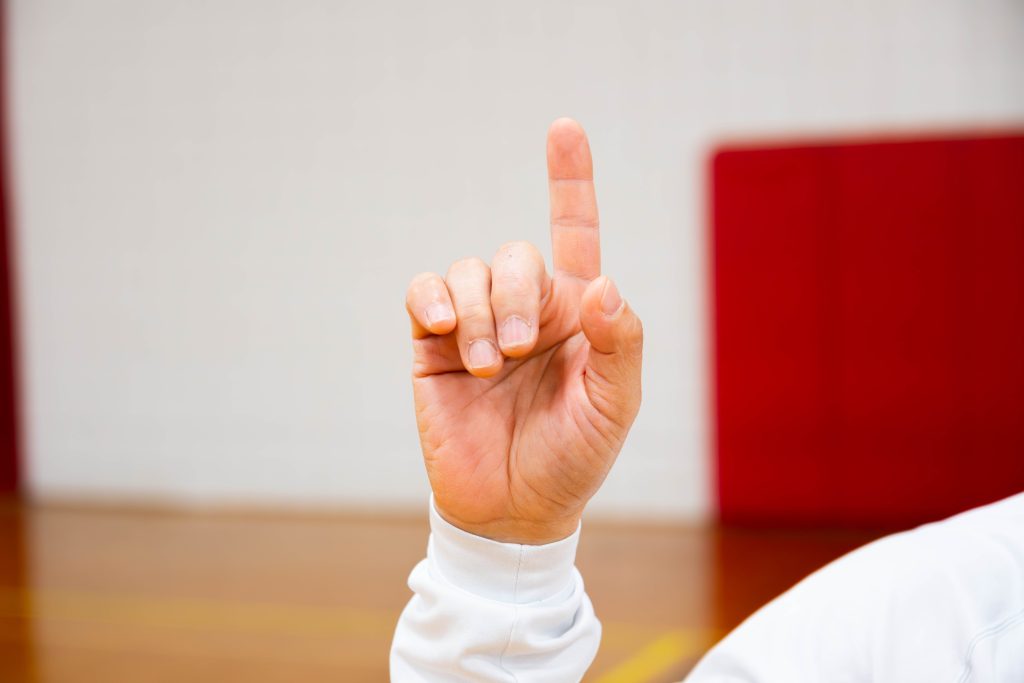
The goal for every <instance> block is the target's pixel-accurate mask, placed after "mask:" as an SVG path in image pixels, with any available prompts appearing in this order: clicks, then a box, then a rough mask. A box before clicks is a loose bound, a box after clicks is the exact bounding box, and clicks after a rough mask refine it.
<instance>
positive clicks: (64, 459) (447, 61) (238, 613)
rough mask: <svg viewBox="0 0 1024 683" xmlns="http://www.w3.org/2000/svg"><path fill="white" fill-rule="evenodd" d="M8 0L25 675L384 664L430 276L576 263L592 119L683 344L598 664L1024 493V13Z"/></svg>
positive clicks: (663, 397)
mask: <svg viewBox="0 0 1024 683" xmlns="http://www.w3.org/2000/svg"><path fill="white" fill-rule="evenodd" d="M3 6H4V15H3V30H2V40H3V62H4V64H3V67H4V68H3V85H4V90H3V109H2V117H3V121H4V138H3V150H2V151H3V163H4V174H3V208H4V212H3V216H4V239H5V252H4V256H5V268H6V270H5V274H6V283H5V285H6V291H4V292H3V294H5V297H4V299H5V300H4V301H3V305H4V306H6V309H4V313H5V314H4V315H3V316H2V317H3V319H4V322H5V323H6V327H5V329H4V330H3V332H4V333H5V334H4V335H3V336H4V339H3V343H2V344H0V351H2V352H3V355H4V356H5V358H2V359H0V360H2V361H3V369H4V371H3V372H2V373H0V379H2V380H3V386H2V387H0V392H2V393H3V396H4V397H5V398H4V401H3V406H2V407H3V415H2V416H0V422H2V424H3V426H4V430H3V433H2V435H0V436H2V442H3V443H2V445H3V448H2V449H0V451H2V452H0V475H2V476H0V482H2V484H3V488H4V491H5V493H6V494H7V495H8V498H7V501H8V502H6V503H5V507H4V508H3V515H4V517H3V519H4V527H3V535H4V543H5V544H7V547H8V548H9V552H5V553H3V555H4V557H5V558H6V559H5V560H4V562H5V564H4V565H3V577H2V578H3V584H4V585H3V591H4V592H3V594H2V595H3V602H2V603H0V607H2V610H0V626H2V638H0V661H2V662H5V664H3V665H2V666H0V673H2V672H7V673H8V674H9V676H8V677H9V678H10V679H12V680H21V679H25V680H29V679H38V680H107V681H111V680H170V679H171V678H175V679H180V678H182V677H186V678H192V679H200V678H208V679H211V680H223V679H224V678H232V677H234V676H240V675H242V674H243V673H244V675H245V676H247V677H248V678H250V680H277V679H278V678H280V679H282V680H283V679H284V678H289V679H290V678H294V677H295V675H296V672H301V675H302V676H303V677H305V678H307V679H311V680H319V679H320V678H324V679H325V680H326V679H333V680H339V679H340V680H352V681H356V680H384V679H385V678H386V653H387V644H388V641H389V638H390V630H391V628H392V627H393V623H394V619H395V618H396V617H397V614H398V610H400V608H401V606H402V605H403V604H404V602H405V601H406V600H407V599H408V595H409V594H408V591H407V589H406V588H405V586H404V577H405V575H406V574H407V573H408V571H409V570H410V569H411V567H412V565H413V564H414V563H415V562H416V561H417V560H418V559H419V557H420V556H421V554H422V552H423V548H424V544H425V520H424V517H425V506H426V500H427V495H428V487H427V482H426V478H425V476H424V473H423V469H422V465H421V460H420V452H419V446H418V440H417V435H416V430H415V424H414V420H413V413H412V401H411V393H410V387H409V369H410V350H409V343H408V323H407V319H406V314H405V311H404V310H403V300H404V290H405V286H406V284H407V282H408V280H409V279H410V278H411V277H412V276H413V275H414V274H415V273H417V272H419V271H422V270H435V271H439V272H442V273H443V272H444V271H445V270H446V269H447V266H448V264H449V263H450V262H451V261H453V260H455V259H457V258H460V257H463V256H470V255H476V256H481V257H483V258H485V259H486V260H489V259H490V256H491V255H492V254H493V252H494V251H495V250H496V249H497V247H498V246H499V245H500V244H502V243H503V242H505V241H508V240H511V239H527V240H530V241H533V242H535V243H536V244H537V245H538V246H539V247H540V248H541V249H542V251H543V252H544V253H545V254H546V255H548V256H549V255H550V248H549V245H548V242H547V225H546V216H547V213H546V212H547V187H546V175H545V166H544V135H545V131H546V129H547V126H548V124H549V123H550V122H551V121H552V120H553V119H554V118H556V117H558V116H563V115H566V116H572V117H574V118H577V119H578V120H580V121H581V122H582V123H583V125H584V126H585V127H586V128H587V130H588V133H589V135H590V138H591V146H592V149H593V153H594V157H595V172H596V182H597V187H598V196H599V202H600V206H601V216H602V228H603V235H602V240H603V257H604V258H603V264H604V270H605V271H606V272H607V273H609V274H610V275H612V276H613V277H615V278H616V280H617V282H618V283H619V284H620V287H621V288H622V290H623V293H624V295H625V296H626V297H627V298H628V299H630V301H631V303H632V305H633V306H634V307H635V308H636V309H637V310H638V312H639V313H640V314H641V316H642V317H643V318H644V322H645V330H646V352H645V378H644V381H645V397H644V407H643V409H642V411H641V413H640V417H639V418H638V420H637V422H636V425H635V427H634V428H633V431H632V433H631V436H630V439H629V441H628V443H627V445H626V448H625V449H624V451H623V453H622V455H621V456H620V458H619V461H618V463H617V464H616V467H615V469H614V470H613V472H612V474H611V476H610V477H609V478H608V480H607V483H606V484H605V486H604V488H603V489H602V490H601V492H600V493H599V494H598V495H597V497H596V498H595V499H594V501H593V503H592V505H591V508H590V509H589V510H590V518H591V519H592V520H593V529H594V531H593V533H592V534H591V535H590V536H589V538H588V539H587V540H585V541H584V543H583V548H581V557H580V564H581V568H582V569H583V571H584V574H585V575H586V576H587V578H588V586H589V587H590V589H591V591H592V593H593V596H594V601H595V603H596V604H597V606H598V612H599V614H601V615H602V616H604V617H606V622H607V624H608V628H607V629H606V638H605V646H604V648H603V649H602V654H601V655H600V656H599V659H598V662H597V663H596V664H595V668H594V673H593V677H594V680H602V681H657V680H673V679H677V678H679V677H680V676H681V675H682V674H683V673H685V671H686V670H687V669H688V667H689V666H691V665H692V662H693V660H694V658H695V657H697V656H699V654H700V652H702V651H703V649H704V648H706V647H707V646H708V645H709V644H710V643H711V642H713V641H714V640H715V639H716V638H718V637H720V635H721V633H722V632H723V631H724V630H725V629H727V628H730V627H731V626H732V625H734V624H735V623H736V622H738V621H739V620H740V619H742V618H743V617H744V616H745V615H746V614H748V613H749V612H750V611H751V610H752V609H754V608H756V607H757V606H758V605H759V604H761V603H762V602H763V601H764V600H766V599H768V598H770V597H771V596H772V595H773V594H774V593H775V592H777V591H779V590H781V589H783V588H785V587H786V586H787V585H789V584H790V583H792V582H793V581H795V580H797V579H799V578H800V576H802V575H803V574H805V573H806V572H807V571H810V570H812V569H813V568H815V567H816V566H819V565H820V564H822V563H823V562H825V561H827V560H829V559H831V558H832V557H834V556H836V555H837V554H839V553H841V552H843V551H845V550H847V549H849V548H851V547H853V546H855V545H857V544H859V543H861V542H863V541H865V540H867V539H869V538H872V537H874V536H876V535H878V534H879V533H882V532H883V531H885V530H888V529H894V528H902V527H905V526H907V525H910V524H914V523H918V522H922V521H927V520H929V519H936V518H939V517H941V516H944V515H947V514H952V513H954V512H957V511H959V510H962V509H966V508H967V507H971V506H973V505H978V504H983V503H986V502H991V501H992V500H996V499H997V498H999V497H1002V496H1005V495H1009V494H1010V493H1013V492H1015V491H1019V490H1021V489H1024V365H1022V360H1021V359H1022V354H1021V349H1024V322H1022V321H1024V66H1022V65H1024V3H1022V2H1020V1H1019V0H982V1H975V2H969V1H967V0H959V1H958V0H940V1H935V0H899V1H897V2H892V1H883V0H864V1H862V2H858V3H844V2H837V1H830V2H821V1H810V0H808V1H800V2H796V1H794V2H784V3H763V2H753V1H743V2H719V1H716V0H689V1H687V2H622V1H612V2H576V1H569V2H518V3H511V4H510V3H504V4H499V3H481V2H472V1H469V0H466V1H452V2H439V3H416V2H410V1H406V0H400V1H399V0H395V1H385V2H373V3H371V2H362V3H358V2H326V1H322V2H316V1H312V0H302V1H292V2H279V1H272V0H248V1H246V2H241V1H231V0H212V1H207V2H161V1H159V0H90V1H88V2H86V1H78V0H7V2H4V3H3ZM549 262H550V259H549ZM589 528H590V527H589V526H588V529H589ZM751 566H757V567H759V568H760V571H759V572H758V574H759V576H757V577H752V576H751V575H750V574H751V572H750V571H749V568H750V567H751ZM652 567H653V568H652ZM641 583H643V584H644V585H643V586H640V585H639V584H641ZM271 644H273V645H271ZM296 667H298V668H296Z"/></svg>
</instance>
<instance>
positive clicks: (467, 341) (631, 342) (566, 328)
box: [406, 119, 643, 544]
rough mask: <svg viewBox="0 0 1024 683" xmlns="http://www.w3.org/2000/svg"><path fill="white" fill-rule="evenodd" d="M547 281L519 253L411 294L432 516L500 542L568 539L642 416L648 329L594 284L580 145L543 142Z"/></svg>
mask: <svg viewBox="0 0 1024 683" xmlns="http://www.w3.org/2000/svg"><path fill="white" fill-rule="evenodd" d="M547 157H548V187H549V191H550V200H551V242H552V251H553V255H554V274H553V275H551V276H549V275H548V273H547V270H546V268H545V266H544V259H543V257H542V256H541V255H540V253H539V252H538V251H537V249H536V248H535V247H534V246H533V245H532V244H529V243H527V242H510V243H508V244H506V245H504V246H503V247H502V248H501V249H499V250H498V253H497V254H496V255H495V257H494V260H493V261H492V262H491V266H490V267H488V266H487V264H486V263H484V262H483V261H481V260H480V259H464V260H461V261H456V262H455V263H454V264H452V266H451V268H449V270H448V273H447V275H446V276H445V278H444V279H442V278H441V277H440V276H439V275H437V274H434V273H423V274H420V275H418V276H416V277H415V278H413V280H412V282H411V283H410V285H409V290H408V292H407V295H406V308H407V309H408V311H409V317H410V318H411V320H412V335H413V349H414V367H413V392H414V394H415V400H416V420H417V423H418V425H419V432H420V443H421V445H422V447H423V457H424V459H425V461H426V466H427V474H428V476H429V477H430V485H431V487H432V488H433V491H434V501H435V503H436V505H437V509H438V512H440V513H441V516H442V517H444V518H445V519H447V520H448V521H449V522H451V523H452V524H454V525H456V526H458V527H460V528H462V529H464V530H466V531H469V532H470V533H473V534H477V535H479V536H485V537H488V538H493V539H495V540H498V541H505V542H515V543H530V544H541V543H548V542H551V541H555V540H558V539H561V538H565V537H566V536H569V535H570V534H572V533H573V532H574V531H575V530H576V526H577V524H578V523H579V519H580V516H581V514H582V512H583V507H584V505H586V503H587V501H588V500H589V499H590V497H591V496H593V495H594V493H595V492H596V491H597V489H598V488H599V487H600V486H601V482H603V481H604V478H605V476H606V475H607V474H608V471H609V469H611V466H612V463H613V462H614V461H615V457H616V456H617V455H618V453H619V450H620V449H621V448H622V443H623V441H624V440H625V438H626V434H627V432H628V431H629V428H630V426H631V425H632V424H633V419H634V418H635V417H636V413H637V410H638V409H639V407H640V360H641V355H642V351H643V329H642V326H641V324H640V319H639V318H637V317H636V315H635V314H634V313H633V311H632V310H631V309H630V307H629V305H628V304H626V303H625V302H624V301H623V300H622V299H621V297H620V296H619V293H618V290H617V289H616V287H615V284H614V283H613V282H612V281H611V280H609V279H608V278H607V277H604V276H601V275H600V272H601V253H600V238H599V232H598V218H597V201H596V199H595V195H594V180H593V167H592V162H591V158H590V146H589V145H588V143H587V137H586V134H585V133H584V132H583V129H582V128H581V127H580V125H579V124H578V123H576V122H575V121H573V120H571V119H559V120H557V121H555V122H554V123H553V124H552V125H551V129H550V130H549V131H548V143H547Z"/></svg>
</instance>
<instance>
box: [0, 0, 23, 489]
mask: <svg viewBox="0 0 1024 683" xmlns="http://www.w3.org/2000/svg"><path fill="white" fill-rule="evenodd" d="M5 10H6V7H0V494H5V493H7V494H9V493H17V492H18V489H19V483H20V476H19V471H20V468H19V463H18V419H17V384H16V372H15V368H16V365H15V360H14V358H15V352H14V348H15V347H14V324H13V321H14V306H13V296H12V276H11V268H10V239H9V232H8V227H9V225H10V223H9V215H10V203H9V195H8V181H7V172H8V166H7V140H6V135H7V72H6V66H7V65H6V63H5V62H6V60H5V58H4V56H5V55H6V50H5V49H4V48H5V47H6V26H5V25H4V24H5V16H4V15H5Z"/></svg>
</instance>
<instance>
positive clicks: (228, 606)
mask: <svg viewBox="0 0 1024 683" xmlns="http://www.w3.org/2000/svg"><path fill="white" fill-rule="evenodd" d="M0 617H7V618H12V617H13V618H20V619H25V620H28V621H51V620H58V621H59V620H73V621H92V622H96V623H118V624H135V625H138V626H143V627H157V628H182V627H184V628H208V629H217V630H229V631H270V630H274V631H279V632H284V633H292V634H296V635H298V634H313V635H315V634H323V633H347V634H353V635H355V634H361V635H366V636H380V637H390V635H391V633H393V632H394V628H395V624H396V622H397V621H398V612H397V611H392V610H378V609H372V608H371V609H365V608H364V609H353V608H350V607H344V606H340V605H298V604H287V603H285V604H281V603H267V602H249V601H234V600H217V599H202V598H199V599H197V598H184V597H168V596H154V595H146V594H126V593H110V592H98V591H80V590H61V589H52V588H48V589H43V590H33V589H17V588H8V587H4V586H0ZM604 631H605V633H604V638H603V643H604V645H607V646H611V647H619V648H622V649H627V650H632V649H633V648H635V647H637V646H639V645H640V644H642V643H644V642H647V641H648V640H649V639H651V638H654V637H655V636H657V635H658V634H659V633H660V632H661V629H658V628H657V627H655V626H647V625H640V624H631V623H619V622H610V623H606V624H605V629H604Z"/></svg>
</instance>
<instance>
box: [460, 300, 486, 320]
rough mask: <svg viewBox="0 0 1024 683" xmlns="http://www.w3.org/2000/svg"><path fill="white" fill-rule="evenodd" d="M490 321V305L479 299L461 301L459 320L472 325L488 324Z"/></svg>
mask: <svg viewBox="0 0 1024 683" xmlns="http://www.w3.org/2000/svg"><path fill="white" fill-rule="evenodd" d="M490 321H491V307H490V305H489V304H485V303H482V302H479V301H469V302H465V303H463V305H462V306H461V308H460V310H459V322H460V323H463V324H465V325H469V326H473V325H480V324H485V323H486V324H490Z"/></svg>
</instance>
